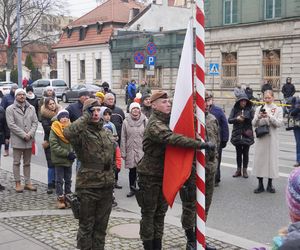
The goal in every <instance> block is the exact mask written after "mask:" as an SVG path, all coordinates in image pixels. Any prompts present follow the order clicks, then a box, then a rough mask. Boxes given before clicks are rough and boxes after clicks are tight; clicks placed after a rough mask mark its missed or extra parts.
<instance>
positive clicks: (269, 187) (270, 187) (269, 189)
mask: <svg viewBox="0 0 300 250" xmlns="http://www.w3.org/2000/svg"><path fill="white" fill-rule="evenodd" d="M267 192H269V193H272V194H274V193H275V192H276V191H275V188H274V187H273V185H272V179H271V178H269V180H268V186H267Z"/></svg>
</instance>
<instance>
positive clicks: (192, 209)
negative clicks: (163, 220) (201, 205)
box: [179, 167, 215, 230]
mask: <svg viewBox="0 0 300 250" xmlns="http://www.w3.org/2000/svg"><path fill="white" fill-rule="evenodd" d="M214 186H215V171H211V170H210V169H205V215H206V218H207V215H208V211H209V208H210V205H211V202H212V197H213V192H214ZM179 194H180V198H181V201H182V215H181V224H182V228H183V229H184V230H188V229H191V228H194V227H195V225H196V168H194V167H193V168H192V172H191V175H190V177H189V178H188V179H187V181H186V182H185V183H184V185H183V186H182V188H181V189H180V191H179Z"/></svg>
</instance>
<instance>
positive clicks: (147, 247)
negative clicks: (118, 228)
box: [143, 240, 153, 250]
mask: <svg viewBox="0 0 300 250" xmlns="http://www.w3.org/2000/svg"><path fill="white" fill-rule="evenodd" d="M143 246H144V250H153V241H152V240H144V241H143Z"/></svg>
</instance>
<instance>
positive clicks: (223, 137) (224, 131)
mask: <svg viewBox="0 0 300 250" xmlns="http://www.w3.org/2000/svg"><path fill="white" fill-rule="evenodd" d="M205 101H206V105H207V106H208V107H207V109H208V112H209V113H211V114H213V115H214V116H215V117H216V118H217V120H218V123H219V128H220V145H218V167H217V171H216V175H215V186H218V185H219V183H220V181H221V170H220V166H221V161H222V150H223V148H225V147H226V145H227V142H228V140H229V128H228V122H227V118H226V116H225V113H224V111H223V109H222V108H220V107H218V106H216V105H215V104H214V100H213V94H212V93H211V92H208V91H206V92H205Z"/></svg>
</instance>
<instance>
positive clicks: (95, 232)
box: [64, 98, 115, 250]
mask: <svg viewBox="0 0 300 250" xmlns="http://www.w3.org/2000/svg"><path fill="white" fill-rule="evenodd" d="M64 135H65V137H66V138H67V139H68V140H69V141H70V143H71V144H72V146H73V147H74V149H75V152H76V155H77V157H78V159H79V160H80V161H81V167H80V169H79V171H78V173H77V177H76V192H77V195H78V198H79V200H80V211H79V229H78V234H77V248H78V249H82V250H87V249H89V250H90V249H92V250H96V249H97V250H103V249H104V244H105V235H106V228H107V225H108V220H109V215H110V213H111V209H112V194H113V185H114V183H115V181H114V172H113V164H114V140H113V138H112V135H110V134H109V133H107V132H106V131H105V130H104V129H103V120H102V119H100V106H99V104H98V102H97V100H96V99H92V98H91V99H88V100H86V101H85V102H84V105H83V116H82V117H80V118H79V119H78V120H76V121H75V122H73V123H72V124H71V125H70V126H69V127H68V128H66V129H65V130H64Z"/></svg>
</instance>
